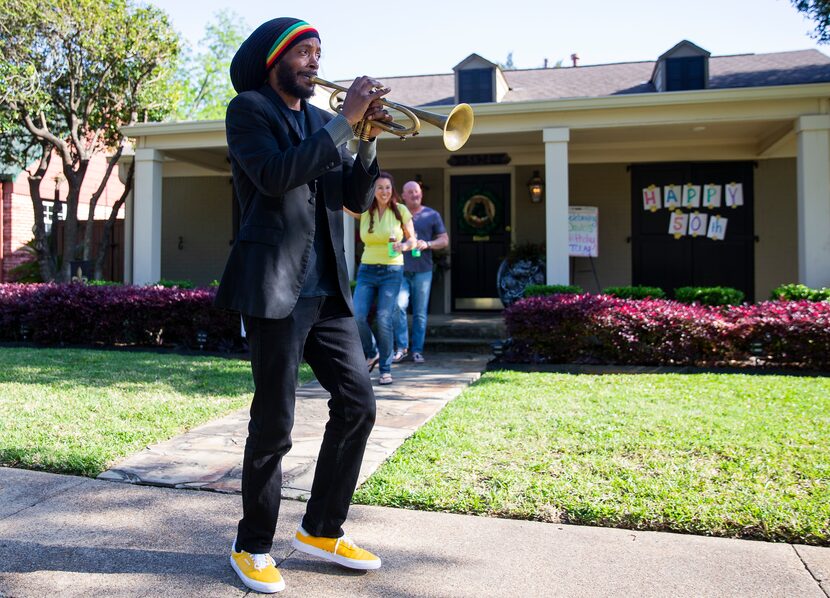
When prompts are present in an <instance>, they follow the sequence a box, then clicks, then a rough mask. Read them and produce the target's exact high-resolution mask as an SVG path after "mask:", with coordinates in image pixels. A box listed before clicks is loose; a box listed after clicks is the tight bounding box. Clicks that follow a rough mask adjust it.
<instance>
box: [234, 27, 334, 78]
mask: <svg viewBox="0 0 830 598" xmlns="http://www.w3.org/2000/svg"><path fill="white" fill-rule="evenodd" d="M310 37H316V38H317V39H320V34H319V33H317V30H316V29H314V27H312V26H311V25H309V24H308V23H306V22H305V21H301V20H300V19H293V18H291V17H280V18H279V19H272V20H270V21H267V22H265V23H263V24H262V25H260V26H259V27H257V28H256V30H254V32H253V33H252V34H251V35H250V36H248V39H246V40H245V41H244V42H242V45H241V46H239V50H237V51H236V54H235V55H234V57H233V60H232V61H231V83H233V88H234V89H235V90H236V91H237V93H242V92H243V91H250V90H252V89H257V88H259V86H260V85H262V83H263V82H264V81H265V79H266V77H267V76H268V69H270V68H271V67H272V66H274V64H276V63H277V61H278V60H279V59H280V58H281V57H282V56H283V55H284V54H285V53H286V52H287V51H288V50H290V49H291V48H292V47H293V46H294V45H295V44H297V43H298V42H300V41H301V40H304V39H308V38H310Z"/></svg>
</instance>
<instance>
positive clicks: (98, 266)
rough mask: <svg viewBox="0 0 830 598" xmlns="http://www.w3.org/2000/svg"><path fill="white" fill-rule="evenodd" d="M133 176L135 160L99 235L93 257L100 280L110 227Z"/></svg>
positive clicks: (131, 185)
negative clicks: (96, 252) (96, 253)
mask: <svg viewBox="0 0 830 598" xmlns="http://www.w3.org/2000/svg"><path fill="white" fill-rule="evenodd" d="M134 176H135V161H132V162H131V163H130V170H129V172H128V173H127V180H126V181H125V182H124V192H123V193H121V197H119V198H118V201H116V202H115V204H113V206H112V210H111V211H110V215H109V218H107V222H106V224H104V232H103V234H102V235H101V242H100V244H99V245H98V255H97V256H96V258H95V280H101V279H102V278H103V276H104V260H105V259H106V257H107V252H108V250H109V244H110V239H112V228H113V226H115V221H116V219H117V217H118V211H119V210H120V209H121V206H123V205H124V202H126V201H127V196H128V195H129V194H130V192H131V191H132V190H133V177H134Z"/></svg>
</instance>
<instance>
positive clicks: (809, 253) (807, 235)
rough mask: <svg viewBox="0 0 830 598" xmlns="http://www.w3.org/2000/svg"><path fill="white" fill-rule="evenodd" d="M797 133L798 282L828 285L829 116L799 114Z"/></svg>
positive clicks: (829, 205) (813, 285)
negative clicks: (800, 115)
mask: <svg viewBox="0 0 830 598" xmlns="http://www.w3.org/2000/svg"><path fill="white" fill-rule="evenodd" d="M795 130H796V134H797V136H798V175H797V176H798V281H799V282H800V283H802V284H805V285H807V286H808V287H812V288H821V287H827V286H830V116H828V115H810V116H802V117H800V118H799V119H798V120H797V121H796V126H795Z"/></svg>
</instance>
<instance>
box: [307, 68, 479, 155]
mask: <svg viewBox="0 0 830 598" xmlns="http://www.w3.org/2000/svg"><path fill="white" fill-rule="evenodd" d="M311 81H312V83H315V84H317V85H319V86H321V87H327V88H329V89H331V90H332V93H331V97H330V98H329V106H331V109H332V110H334V111H335V112H340V111H341V108H340V106H341V104H342V103H343V102H342V100H341V99H340V98H339V97H338V96H339V95H340V94H341V93H346V92H347V91H349V90H348V88H346V87H343V86H342V85H337V84H336V83H332V82H331V81H326V80H325V79H320V78H319V77H311ZM380 102H381V104H383V105H384V106H386V107H387V108H391V109H393V110H397V111H398V112H400V113H402V114H403V115H404V116H405V117H406V118H408V119H409V120H410V121H411V124H410V125H409V126H406V127H405V126H403V125H401V124H399V123H397V122H395V121H394V120H393V121H391V122H383V121H366V120H362V121H360V122H359V123H358V124H357V125H355V134H356V135H357V136H358V137H360V138H361V139H363V140H364V141H366V140H368V139H369V130H370V129H371V127H377V128H378V129H381V130H383V131H386V132H387V133H391V134H392V135H397V136H398V137H400V138H401V139H406V138H407V137H414V136H415V135H417V134H418V133H420V132H421V121H424V122H427V123H429V124H431V125H433V126H435V127H438V128H439V129H441V131H442V132H443V140H444V147H446V148H447V149H448V150H449V151H451V152H454V151H456V150H459V149H461V148H462V147H463V146H464V144H465V143H467V139H469V137H470V133H472V131H473V121H474V116H473V109H472V108H471V107H470V105H469V104H458V105H457V106H455V107H454V108H453V109H452V110H451V111H450V113H449V114H448V115H447V116H444V115H443V114H436V113H435V112H428V111H426V110H421V109H420V108H413V107H412V106H406V105H405V104H398V103H397V102H391V101H389V100H387V99H386V98H381V99H380Z"/></svg>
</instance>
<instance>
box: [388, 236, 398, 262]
mask: <svg viewBox="0 0 830 598" xmlns="http://www.w3.org/2000/svg"><path fill="white" fill-rule="evenodd" d="M387 245H388V247H389V257H398V252H397V251H395V235H389V243H388V244H387Z"/></svg>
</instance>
